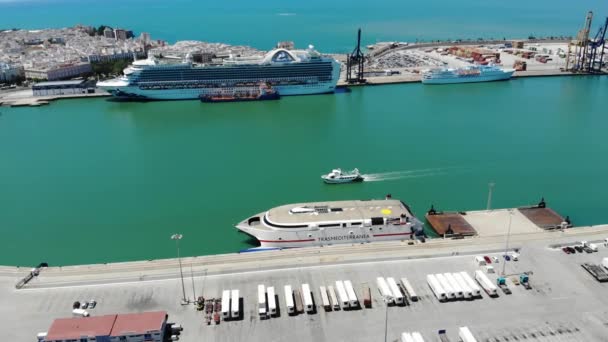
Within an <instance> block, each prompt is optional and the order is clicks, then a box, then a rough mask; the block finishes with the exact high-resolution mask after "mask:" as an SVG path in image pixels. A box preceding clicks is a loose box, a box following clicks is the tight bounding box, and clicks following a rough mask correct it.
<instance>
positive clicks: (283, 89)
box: [98, 83, 336, 100]
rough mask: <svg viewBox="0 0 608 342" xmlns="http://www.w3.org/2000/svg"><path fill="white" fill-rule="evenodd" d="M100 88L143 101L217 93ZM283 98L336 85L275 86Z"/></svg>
mask: <svg viewBox="0 0 608 342" xmlns="http://www.w3.org/2000/svg"><path fill="white" fill-rule="evenodd" d="M98 86H99V87H100V88H102V89H104V90H106V91H107V92H109V93H111V94H112V95H114V96H115V97H118V98H130V99H141V100H195V99H199V98H200V96H201V95H213V94H215V93H217V90H216V89H213V88H191V89H162V90H150V89H146V90H144V89H140V88H139V87H138V86H113V85H105V84H103V83H100V84H98ZM273 88H274V89H275V90H276V91H277V92H278V93H279V95H281V96H291V95H314V94H327V93H333V92H334V91H335V88H336V85H335V84H333V83H330V84H314V85H285V86H273Z"/></svg>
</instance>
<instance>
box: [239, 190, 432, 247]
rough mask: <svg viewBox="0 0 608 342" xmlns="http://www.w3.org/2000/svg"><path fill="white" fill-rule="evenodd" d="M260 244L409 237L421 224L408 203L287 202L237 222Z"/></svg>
mask: <svg viewBox="0 0 608 342" xmlns="http://www.w3.org/2000/svg"><path fill="white" fill-rule="evenodd" d="M236 228H237V229H239V230H241V231H242V232H244V233H246V234H248V235H251V236H253V237H255V238H256V239H257V240H258V241H259V242H260V244H261V246H262V247H305V246H324V245H332V244H342V243H350V244H353V243H367V242H374V241H386V240H403V239H409V238H410V237H411V235H412V234H413V233H416V232H417V231H421V230H422V228H423V224H422V222H420V221H419V220H418V219H417V218H416V217H414V215H413V214H412V212H411V210H410V209H409V207H408V206H407V205H406V204H405V203H403V202H401V201H399V200H394V199H391V198H390V196H387V198H386V199H384V200H367V201H360V200H354V201H335V202H315V203H298V204H288V205H283V206H280V207H276V208H272V209H270V210H268V211H266V212H263V213H259V214H257V215H255V216H252V217H250V218H248V219H246V220H244V221H242V222H240V223H238V224H237V225H236Z"/></svg>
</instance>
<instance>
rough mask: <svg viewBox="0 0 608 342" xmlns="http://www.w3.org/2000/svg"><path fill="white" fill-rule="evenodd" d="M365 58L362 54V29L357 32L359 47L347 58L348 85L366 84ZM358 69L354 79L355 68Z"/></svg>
mask: <svg viewBox="0 0 608 342" xmlns="http://www.w3.org/2000/svg"><path fill="white" fill-rule="evenodd" d="M364 63H365V56H364V55H363V52H361V29H359V31H358V32H357V46H356V47H355V49H354V50H353V52H352V53H351V54H350V55H348V56H347V57H346V82H347V83H365V79H364V78H363V64H364ZM354 67H356V70H355V72H356V75H355V76H356V77H354V78H353V76H352V72H353V68H354Z"/></svg>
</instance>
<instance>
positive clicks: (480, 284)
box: [426, 270, 498, 302]
mask: <svg viewBox="0 0 608 342" xmlns="http://www.w3.org/2000/svg"><path fill="white" fill-rule="evenodd" d="M475 280H476V282H475V281H474V280H473V278H471V276H469V274H468V273H467V272H459V273H439V274H428V275H427V276H426V281H427V283H428V285H429V287H430V288H431V290H432V291H433V294H434V295H435V297H437V299H438V300H439V301H441V302H446V301H452V300H460V299H475V298H481V289H483V290H484V291H485V292H486V293H487V294H488V295H489V296H490V297H497V296H498V288H497V287H496V285H494V283H492V281H490V279H489V278H488V277H487V276H486V275H485V274H484V273H483V272H482V271H480V270H477V271H475Z"/></svg>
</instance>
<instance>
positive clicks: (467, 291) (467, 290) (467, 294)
mask: <svg viewBox="0 0 608 342" xmlns="http://www.w3.org/2000/svg"><path fill="white" fill-rule="evenodd" d="M452 277H453V278H454V280H456V282H457V283H458V285H459V286H460V289H461V290H462V294H463V296H464V299H471V298H472V297H473V290H471V287H470V286H469V285H468V284H467V282H466V281H465V280H464V279H463V278H462V276H461V275H460V273H453V274H452Z"/></svg>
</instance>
